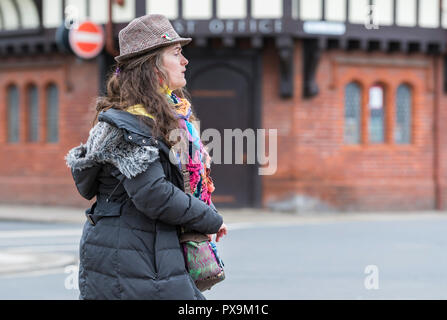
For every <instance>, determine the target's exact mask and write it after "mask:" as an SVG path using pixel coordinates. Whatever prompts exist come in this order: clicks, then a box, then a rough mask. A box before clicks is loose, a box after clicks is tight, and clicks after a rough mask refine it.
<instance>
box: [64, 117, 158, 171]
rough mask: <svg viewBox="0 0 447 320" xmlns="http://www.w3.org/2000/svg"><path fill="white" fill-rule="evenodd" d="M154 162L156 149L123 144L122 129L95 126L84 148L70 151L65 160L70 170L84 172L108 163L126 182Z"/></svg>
mask: <svg viewBox="0 0 447 320" xmlns="http://www.w3.org/2000/svg"><path fill="white" fill-rule="evenodd" d="M157 158H158V149H157V148H156V147H153V146H139V145H137V144H133V143H131V142H128V141H126V139H125V138H124V132H123V130H122V129H119V128H116V127H114V126H112V125H111V124H109V123H106V122H98V123H97V124H96V125H95V126H94V127H93V128H92V129H91V130H90V134H89V137H88V140H87V142H86V143H85V144H83V143H81V145H79V146H78V147H75V148H73V149H71V150H70V151H69V152H68V154H67V156H66V157H65V160H66V162H67V165H68V167H70V168H71V169H72V170H84V169H87V168H90V167H93V166H95V165H98V164H105V163H110V164H113V165H114V166H115V167H117V168H118V170H119V171H120V172H121V173H122V174H123V175H125V176H126V177H127V178H132V177H135V176H136V175H138V174H139V173H141V172H144V171H145V170H146V169H147V167H148V166H149V164H150V163H151V162H153V161H155V160H156V159H157Z"/></svg>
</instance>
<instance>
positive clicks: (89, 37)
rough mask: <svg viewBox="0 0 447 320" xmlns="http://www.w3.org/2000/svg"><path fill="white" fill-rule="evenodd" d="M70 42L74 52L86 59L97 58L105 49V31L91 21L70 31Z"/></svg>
mask: <svg viewBox="0 0 447 320" xmlns="http://www.w3.org/2000/svg"><path fill="white" fill-rule="evenodd" d="M68 40H69V43H70V46H71V49H72V50H73V52H74V53H75V54H76V55H77V56H79V57H81V58H84V59H91V58H94V57H96V56H97V55H98V54H99V53H100V52H101V50H102V48H103V47H104V30H103V29H102V27H101V26H99V25H97V24H96V23H93V22H91V21H85V22H83V23H80V24H79V27H78V28H73V29H71V30H70V33H69V36H68Z"/></svg>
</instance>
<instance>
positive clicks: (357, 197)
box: [263, 43, 447, 210]
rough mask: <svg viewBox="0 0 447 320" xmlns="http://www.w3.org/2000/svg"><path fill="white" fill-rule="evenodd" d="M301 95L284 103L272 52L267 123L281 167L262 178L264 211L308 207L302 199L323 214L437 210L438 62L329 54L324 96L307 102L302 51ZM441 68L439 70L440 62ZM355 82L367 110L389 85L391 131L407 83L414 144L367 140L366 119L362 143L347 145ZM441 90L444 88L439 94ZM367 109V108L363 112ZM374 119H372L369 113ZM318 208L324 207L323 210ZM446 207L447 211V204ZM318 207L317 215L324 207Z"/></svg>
mask: <svg viewBox="0 0 447 320" xmlns="http://www.w3.org/2000/svg"><path fill="white" fill-rule="evenodd" d="M294 59H295V60H294V68H295V70H294V72H295V78H294V80H295V84H294V85H295V94H294V97H293V98H292V99H288V100H281V99H280V98H279V96H278V85H279V84H278V75H279V70H278V57H277V55H276V52H275V49H274V48H273V47H270V48H268V49H267V50H266V51H265V54H264V78H263V110H264V113H263V124H264V126H265V127H267V128H278V129H279V130H278V135H279V139H278V143H279V146H278V152H279V157H278V167H279V170H278V171H277V173H276V174H275V175H273V176H265V177H264V178H263V185H264V193H263V199H264V205H266V206H273V205H276V204H278V203H286V202H289V204H290V205H295V206H298V208H295V209H298V210H299V209H300V208H299V206H303V205H304V206H305V202H304V204H303V202H302V201H301V202H299V201H295V202H293V201H292V199H294V198H303V199H307V200H308V202H309V201H313V202H314V203H316V204H318V206H319V207H328V208H334V209H336V210H337V209H341V210H412V209H415V210H417V209H434V208H436V201H435V179H434V168H435V167H436V166H434V155H435V153H434V141H435V139H434V131H433V128H434V119H435V118H434V105H435V92H437V91H436V86H437V85H438V86H441V83H440V81H439V80H440V79H442V77H441V74H438V77H439V79H438V83H437V82H436V78H435V73H434V67H433V66H434V61H435V59H438V58H433V57H430V56H426V55H422V54H420V55H419V54H413V55H405V54H396V53H393V54H387V53H378V52H374V53H365V52H355V51H354V52H345V51H328V52H324V53H323V54H322V56H321V60H320V63H319V66H318V69H317V74H316V79H317V80H316V81H317V83H318V86H319V90H320V93H319V94H318V95H317V96H315V97H313V98H311V99H303V98H302V94H301V92H302V81H303V79H302V62H301V61H302V51H301V45H300V43H297V44H296V48H295V56H294ZM438 63H440V62H439V61H438ZM440 69H441V68H438V73H440V72H441V70H440ZM351 81H356V82H357V83H359V84H360V86H361V87H362V88H363V105H365V106H366V105H367V102H368V100H367V92H368V90H367V89H368V88H369V87H370V86H371V85H372V84H374V83H376V82H380V83H382V84H383V85H384V86H385V88H386V91H385V100H386V105H387V106H391V108H388V109H386V110H388V111H387V112H386V116H385V118H386V119H388V120H386V121H387V126H388V128H390V129H392V126H393V117H394V113H393V110H394V101H395V100H394V97H395V92H396V89H397V86H398V85H399V84H401V83H404V82H405V83H408V84H409V85H410V86H411V87H412V91H413V103H412V107H413V113H412V119H413V125H412V129H411V131H412V137H413V142H412V143H411V144H409V145H397V144H395V143H394V142H393V135H392V131H389V132H390V133H389V134H387V138H386V142H385V143H383V144H371V143H370V142H369V141H368V136H367V135H368V130H366V128H367V121H368V118H367V116H364V117H363V118H362V126H363V128H365V129H363V133H362V140H363V141H362V143H360V144H359V145H346V144H345V143H344V90H345V86H346V85H347V84H348V83H349V82H351ZM438 90H440V88H438ZM446 103H447V101H446V99H445V96H444V95H443V94H441V98H440V101H439V106H440V114H439V117H438V119H439V120H440V121H439V123H440V130H441V131H440V134H439V137H440V138H439V150H440V153H439V157H438V159H439V163H440V169H439V176H440V185H441V189H440V194H442V195H443V196H442V197H441V199H442V203H444V202H445V200H444V199H445V193H446V190H445V187H444V186H445V177H446V169H447V168H446V165H445V164H444V162H443V161H442V159H445V156H446V149H447V144H446V142H447V141H446V140H445V139H446V138H445V137H446V134H445V133H447V132H445V131H446V128H445V126H443V123H445V121H442V119H447V118H446V116H447V115H446V111H445V108H443V106H444V105H445V104H446ZM364 110H366V108H365V109H364ZM364 114H365V115H367V113H366V112H364ZM318 206H317V207H318ZM444 206H445V205H444ZM317 207H316V208H317Z"/></svg>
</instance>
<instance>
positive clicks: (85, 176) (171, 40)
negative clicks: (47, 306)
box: [66, 15, 227, 299]
mask: <svg viewBox="0 0 447 320" xmlns="http://www.w3.org/2000/svg"><path fill="white" fill-rule="evenodd" d="M190 41H191V39H189V38H181V37H179V36H178V34H177V33H176V32H175V30H174V29H173V28H172V26H171V24H170V23H169V21H168V19H167V18H165V17H164V16H161V15H147V16H143V17H140V18H137V19H134V20H133V21H131V22H130V23H129V25H128V26H127V27H125V28H124V29H123V30H121V31H120V33H119V45H120V55H119V56H118V57H116V58H115V59H116V60H117V62H118V64H117V66H118V67H117V69H116V72H115V73H114V74H113V75H112V76H111V77H110V79H109V81H108V84H107V95H106V96H105V97H100V98H99V99H98V100H97V106H96V108H97V111H98V113H97V117H96V119H95V121H96V120H98V122H97V124H96V125H95V126H94V127H93V128H92V129H91V130H90V134H89V138H88V140H87V142H86V144H81V145H80V146H79V147H76V148H74V149H72V150H70V152H69V153H68V155H67V157H66V160H67V164H68V166H69V167H70V168H71V171H72V175H73V178H74V180H75V183H76V187H77V189H78V191H79V192H80V194H81V195H82V196H83V197H85V198H86V199H88V200H90V199H92V198H93V197H95V196H96V202H95V204H94V205H93V206H92V208H90V209H88V210H87V211H86V215H87V222H86V223H85V225H84V230H83V234H82V238H81V243H80V269H79V289H80V298H81V299H205V298H204V296H203V295H202V294H201V293H200V291H199V290H198V289H197V287H196V286H195V284H194V282H193V281H192V279H191V277H190V276H189V274H188V272H187V270H186V267H185V262H184V257H183V253H182V251H181V249H180V245H179V238H178V237H179V232H180V229H181V228H186V229H190V230H195V231H198V232H202V233H205V234H208V235H209V238H210V237H211V235H212V234H217V235H216V241H219V239H220V238H221V237H222V236H223V235H225V234H226V233H227V227H226V226H225V224H224V223H223V219H222V217H221V216H220V215H219V214H218V213H217V211H216V209H215V208H214V206H213V205H212V202H211V197H210V196H211V193H212V191H213V189H214V187H213V184H212V180H211V177H210V176H209V172H210V171H209V167H207V165H209V158H208V155H207V153H206V151H205V150H204V149H203V145H202V144H201V143H200V140H197V139H194V138H197V137H198V133H197V130H196V129H195V127H194V126H193V125H192V121H193V120H195V117H194V115H193V114H192V111H191V109H190V104H189V102H188V101H187V100H186V99H185V98H184V97H185V94H184V91H183V89H182V88H183V87H184V86H185V85H186V80H185V77H184V71H185V70H186V65H187V64H188V60H186V59H185V57H183V55H182V53H181V46H182V45H185V44H187V43H189V42H190ZM181 128H184V129H186V130H188V131H187V133H188V135H189V136H190V137H192V138H193V139H190V140H191V141H190V142H188V145H189V146H190V147H189V148H187V149H189V150H188V151H190V153H189V154H188V156H187V159H188V160H189V161H188V163H186V164H185V166H183V168H187V169H185V170H188V173H189V175H190V177H191V180H190V181H189V182H190V183H191V186H190V187H191V192H190V193H185V192H184V191H185V189H184V182H185V181H184V179H183V175H182V172H181V170H180V169H181V168H182V164H181V162H179V161H178V160H179V159H181V158H182V157H181V156H182V155H180V156H179V155H177V156H178V157H177V158H176V157H171V159H173V160H174V161H173V162H172V161H170V149H171V147H172V146H173V145H174V144H175V143H176V142H177V141H171V140H170V137H169V136H170V134H171V133H172V132H173V131H175V130H178V129H181ZM195 151H198V152H195ZM171 152H172V151H171ZM171 154H172V153H171ZM195 155H196V156H198V157H196V159H195V160H193V158H194V156H195Z"/></svg>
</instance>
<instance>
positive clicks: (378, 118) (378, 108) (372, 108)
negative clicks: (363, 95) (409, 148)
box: [368, 85, 385, 143]
mask: <svg viewBox="0 0 447 320" xmlns="http://www.w3.org/2000/svg"><path fill="white" fill-rule="evenodd" d="M384 91H385V90H384V88H383V86H381V85H374V86H372V87H371V88H369V102H368V109H369V142H371V143H383V142H384V136H385V135H384V131H385V130H384V118H385V103H384Z"/></svg>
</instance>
